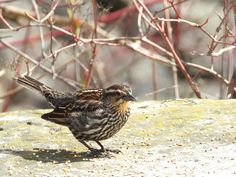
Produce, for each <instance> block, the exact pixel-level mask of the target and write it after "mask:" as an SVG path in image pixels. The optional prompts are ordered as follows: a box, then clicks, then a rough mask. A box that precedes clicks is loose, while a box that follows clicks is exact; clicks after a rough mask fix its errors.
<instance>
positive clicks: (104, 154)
mask: <svg viewBox="0 0 236 177" xmlns="http://www.w3.org/2000/svg"><path fill="white" fill-rule="evenodd" d="M89 150H90V155H91V156H92V157H100V158H111V157H113V155H112V154H119V153H122V152H121V151H120V150H118V149H94V148H91V149H89Z"/></svg>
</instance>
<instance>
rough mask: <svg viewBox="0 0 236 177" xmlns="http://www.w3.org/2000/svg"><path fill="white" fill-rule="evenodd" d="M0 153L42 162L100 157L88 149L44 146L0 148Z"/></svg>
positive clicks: (75, 160)
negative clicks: (83, 150)
mask: <svg viewBox="0 0 236 177" xmlns="http://www.w3.org/2000/svg"><path fill="white" fill-rule="evenodd" d="M0 153H3V154H13V155H16V156H20V157H22V158H24V159H26V160H34V161H41V162H43V163H47V162H53V163H65V162H81V161H90V160H91V159H93V158H100V157H101V156H100V155H98V154H94V153H91V152H90V151H88V152H79V153H78V152H75V151H69V150H64V149H59V150H56V149H44V148H34V149H33V150H14V149H0Z"/></svg>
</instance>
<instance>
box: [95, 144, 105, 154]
mask: <svg viewBox="0 0 236 177" xmlns="http://www.w3.org/2000/svg"><path fill="white" fill-rule="evenodd" d="M95 142H96V143H97V144H98V145H99V146H100V147H101V149H100V151H101V152H105V148H104V147H103V145H102V143H100V142H99V141H95Z"/></svg>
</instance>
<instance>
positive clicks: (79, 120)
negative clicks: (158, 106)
mask: <svg viewBox="0 0 236 177" xmlns="http://www.w3.org/2000/svg"><path fill="white" fill-rule="evenodd" d="M17 82H18V83H19V84H21V85H22V86H25V87H26V88H29V89H33V90H36V91H39V92H40V93H41V94H42V95H43V96H44V97H45V98H46V100H47V101H48V102H49V103H50V104H51V105H52V107H53V109H54V110H53V111H52V112H49V113H46V114H43V115H42V116H41V117H42V118H43V119H44V120H47V121H50V122H54V123H56V124H60V125H63V126H66V127H68V128H69V130H70V131H71V132H72V134H73V136H74V137H75V138H76V139H77V140H78V141H79V142H80V143H82V144H83V145H84V146H86V147H87V148H88V149H89V150H90V151H91V152H94V150H95V151H98V152H106V151H108V149H105V148H104V146H103V145H102V144H101V143H100V141H101V140H105V139H108V138H110V137H112V136H113V135H114V134H116V133H117V132H118V131H119V130H120V129H121V128H122V127H123V126H124V125H125V123H126V122H127V120H128V117H129V115H130V108H129V104H130V102H131V101H135V100H136V99H135V97H134V96H133V95H132V91H131V88H130V87H129V86H127V85H118V84H117V85H112V86H110V87H108V88H105V89H83V90H77V91H75V92H68V93H62V92H59V91H56V90H53V89H52V88H50V87H48V86H46V85H44V84H43V83H41V82H39V81H37V80H35V79H33V78H31V77H29V76H23V77H19V78H17ZM86 141H94V142H96V143H97V144H98V145H99V146H100V148H101V149H99V150H98V149H94V148H92V147H91V146H90V145H88V144H87V142H86Z"/></svg>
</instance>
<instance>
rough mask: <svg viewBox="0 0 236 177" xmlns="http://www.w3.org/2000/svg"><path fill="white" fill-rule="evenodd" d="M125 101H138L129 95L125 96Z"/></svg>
mask: <svg viewBox="0 0 236 177" xmlns="http://www.w3.org/2000/svg"><path fill="white" fill-rule="evenodd" d="M124 100H126V101H136V98H135V97H134V96H133V95H131V94H128V95H125V96H124Z"/></svg>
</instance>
